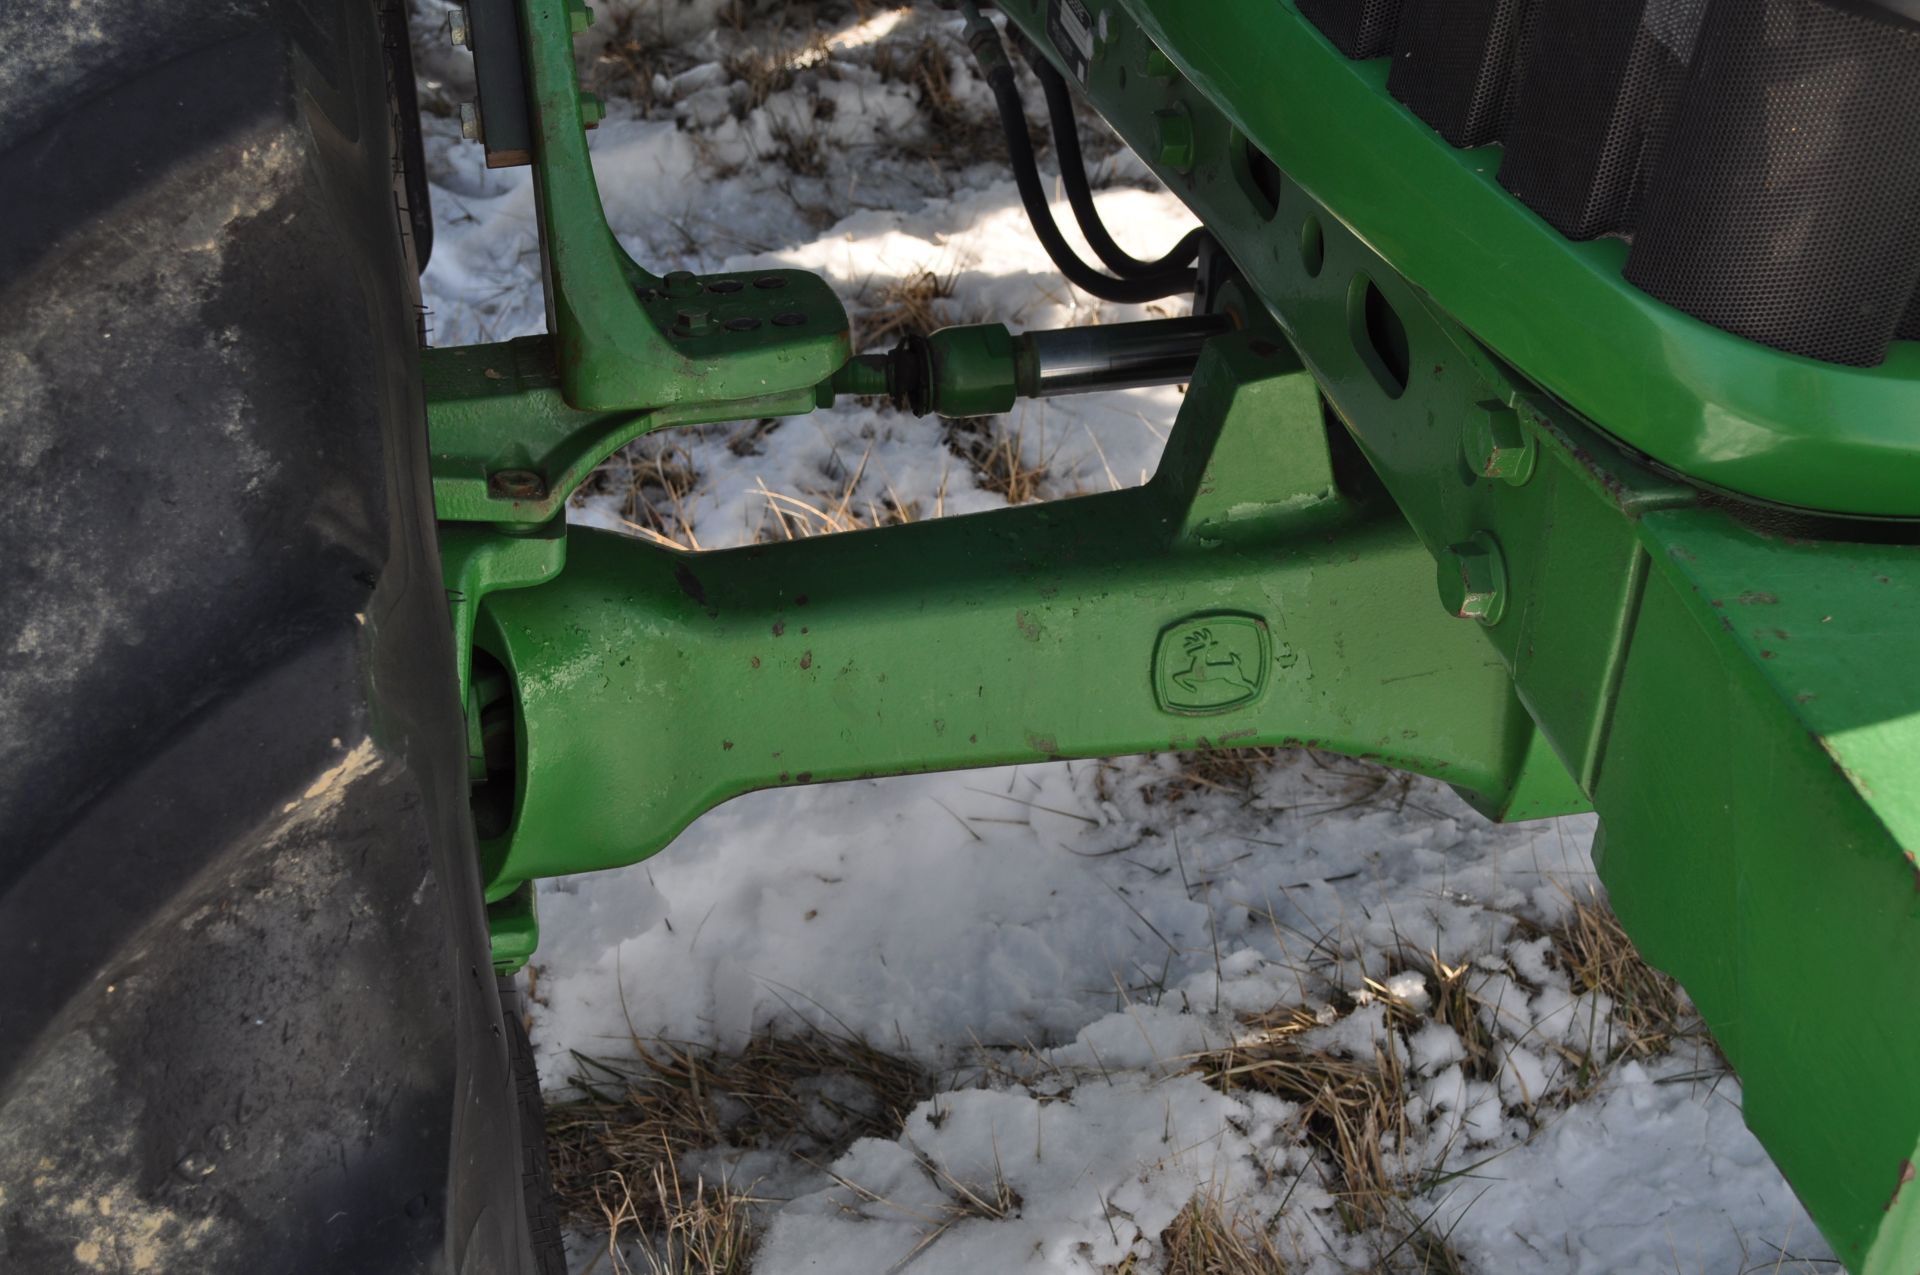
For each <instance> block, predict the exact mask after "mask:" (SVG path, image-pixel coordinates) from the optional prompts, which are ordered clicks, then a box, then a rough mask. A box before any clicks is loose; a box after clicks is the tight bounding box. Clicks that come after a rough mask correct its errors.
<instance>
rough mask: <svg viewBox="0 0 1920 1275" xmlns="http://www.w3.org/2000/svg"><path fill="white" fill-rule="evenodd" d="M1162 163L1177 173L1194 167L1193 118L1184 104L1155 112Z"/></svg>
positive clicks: (1154, 118) (1154, 117) (1155, 124)
mask: <svg viewBox="0 0 1920 1275" xmlns="http://www.w3.org/2000/svg"><path fill="white" fill-rule="evenodd" d="M1153 122H1154V128H1155V132H1156V134H1157V136H1158V137H1159V155H1160V163H1161V164H1162V165H1164V166H1165V167H1167V168H1171V169H1172V170H1173V171H1174V172H1176V173H1184V172H1186V171H1187V170H1188V169H1190V168H1192V167H1193V118H1192V117H1191V116H1189V115H1188V114H1187V109H1186V108H1185V107H1184V106H1177V107H1174V108H1173V109H1172V110H1167V111H1155V112H1154V113H1153Z"/></svg>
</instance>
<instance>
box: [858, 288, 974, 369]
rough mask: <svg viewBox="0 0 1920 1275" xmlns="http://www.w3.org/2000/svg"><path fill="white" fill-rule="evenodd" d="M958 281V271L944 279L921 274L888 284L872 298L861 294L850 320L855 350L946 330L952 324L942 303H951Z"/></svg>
mask: <svg viewBox="0 0 1920 1275" xmlns="http://www.w3.org/2000/svg"><path fill="white" fill-rule="evenodd" d="M958 278H959V271H958V270H957V269H956V270H952V271H949V272H947V273H946V274H944V275H942V274H936V273H934V272H933V271H931V270H922V271H920V272H919V273H917V274H911V275H907V276H906V277H904V278H900V279H890V280H888V281H887V282H886V283H885V284H883V285H881V286H880V287H879V288H877V289H875V290H873V294H872V296H871V298H869V296H868V294H867V292H866V291H865V290H863V291H862V293H861V296H860V308H859V309H858V310H857V311H856V312H855V314H854V316H853V318H854V336H855V338H856V343H857V348H859V349H862V350H873V349H878V348H879V347H880V346H882V345H886V344H890V343H892V342H894V341H896V340H898V339H899V338H900V337H903V336H907V335H909V334H913V333H919V334H924V333H927V332H931V331H933V330H934V329H935V328H940V327H945V326H946V325H947V324H948V323H949V322H952V320H950V319H948V318H947V317H946V308H945V307H944V306H942V305H941V303H942V302H944V301H948V300H951V299H952V297H953V289H954V284H955V282H956V281H957V280H958Z"/></svg>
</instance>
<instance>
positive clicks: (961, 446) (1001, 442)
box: [946, 416, 1052, 505]
mask: <svg viewBox="0 0 1920 1275" xmlns="http://www.w3.org/2000/svg"><path fill="white" fill-rule="evenodd" d="M946 435H947V450H948V451H951V452H952V453H953V454H954V455H956V456H958V457H959V458H960V459H961V460H964V461H965V462H967V467H968V468H970V469H971V470H973V477H974V481H975V482H977V483H978V484H979V485H980V487H981V489H982V490H984V491H990V492H993V493H995V494H997V495H999V496H1001V497H1002V498H1004V499H1005V500H1006V502H1007V503H1008V504H1009V505H1024V504H1028V503H1030V502H1032V501H1036V500H1044V499H1048V498H1049V497H1050V493H1048V492H1046V491H1045V490H1044V487H1045V484H1046V481H1047V475H1048V472H1049V470H1050V469H1051V467H1052V465H1051V457H1042V458H1041V459H1039V460H1034V461H1030V460H1028V459H1027V448H1026V436H1025V431H1024V430H1023V429H1022V427H1021V426H1019V425H1015V426H1014V427H1013V428H1012V429H1011V430H1009V429H1008V428H1007V427H1006V423H1005V421H1004V419H1003V418H1001V417H996V416H963V417H956V418H955V419H953V420H951V421H948V422H947V430H946Z"/></svg>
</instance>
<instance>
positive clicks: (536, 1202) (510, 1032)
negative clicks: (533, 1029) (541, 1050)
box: [500, 974, 567, 1275]
mask: <svg viewBox="0 0 1920 1275" xmlns="http://www.w3.org/2000/svg"><path fill="white" fill-rule="evenodd" d="M500 1019H501V1021H502V1022H503V1023H505V1024H506V1032H507V1051H508V1055H509V1057H510V1058H511V1060H512V1064H513V1091H514V1097H515V1099H516V1106H517V1113H518V1115H519V1118H520V1191H521V1194H522V1195H523V1196H524V1197H525V1198H526V1206H527V1230H528V1232H529V1234H530V1236H531V1238H532V1241H533V1260H534V1266H535V1269H536V1270H537V1271H538V1273H539V1275H567V1252H566V1245H565V1243H564V1241H563V1240H562V1239H561V1235H560V1207H559V1203H558V1201H556V1200H555V1199H554V1194H553V1161H552V1160H550V1159H549V1158H548V1157H547V1104H546V1103H545V1102H544V1101H543V1100H542V1099H541V1097H540V1069H539V1067H538V1066H537V1065H536V1064H535V1062H534V1060H533V1042H532V1041H531V1040H529V1039H527V1020H526V1013H525V1006H524V1005H523V1004H522V1003H521V999H520V985H519V982H518V981H517V980H516V979H515V978H514V977H513V976H512V975H510V974H503V975H501V976H500Z"/></svg>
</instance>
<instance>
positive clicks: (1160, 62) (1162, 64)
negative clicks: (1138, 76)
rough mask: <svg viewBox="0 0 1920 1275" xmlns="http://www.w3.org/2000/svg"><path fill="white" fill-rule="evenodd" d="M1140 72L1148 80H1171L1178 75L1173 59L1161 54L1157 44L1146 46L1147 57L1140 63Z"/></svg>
mask: <svg viewBox="0 0 1920 1275" xmlns="http://www.w3.org/2000/svg"><path fill="white" fill-rule="evenodd" d="M1140 70H1141V73H1142V74H1144V75H1145V76H1146V77H1147V78H1148V79H1150V80H1171V79H1172V78H1173V77H1174V76H1175V75H1177V74H1178V73H1179V68H1178V67H1176V66H1174V64H1173V59H1172V58H1170V57H1168V56H1167V55H1166V54H1164V53H1162V52H1161V51H1160V46H1159V45H1157V44H1149V45H1147V56H1146V57H1145V58H1144V59H1143V60H1142V61H1141V64H1140Z"/></svg>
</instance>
